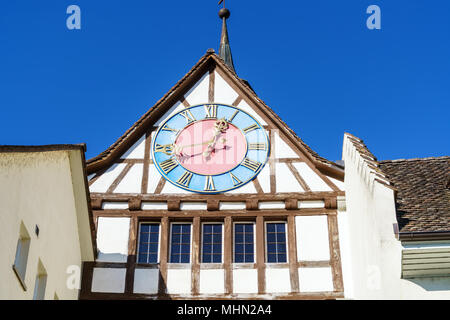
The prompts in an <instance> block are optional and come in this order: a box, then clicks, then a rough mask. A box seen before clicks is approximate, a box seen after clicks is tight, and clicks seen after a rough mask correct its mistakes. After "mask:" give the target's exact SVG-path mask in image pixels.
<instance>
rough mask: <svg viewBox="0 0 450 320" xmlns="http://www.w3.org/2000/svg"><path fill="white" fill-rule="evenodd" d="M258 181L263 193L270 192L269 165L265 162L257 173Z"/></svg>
mask: <svg viewBox="0 0 450 320" xmlns="http://www.w3.org/2000/svg"><path fill="white" fill-rule="evenodd" d="M258 182H259V185H260V186H261V189H262V190H263V192H265V193H269V192H270V166H269V164H266V165H265V166H264V168H263V169H262V170H261V172H260V173H259V174H258Z"/></svg>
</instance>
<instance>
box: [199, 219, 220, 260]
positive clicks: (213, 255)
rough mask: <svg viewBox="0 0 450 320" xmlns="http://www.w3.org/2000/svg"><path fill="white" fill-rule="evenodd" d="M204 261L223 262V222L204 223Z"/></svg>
mask: <svg viewBox="0 0 450 320" xmlns="http://www.w3.org/2000/svg"><path fill="white" fill-rule="evenodd" d="M202 236H203V239H202V263H222V224H218V223H215V224H212V223H209V224H207V223H205V224H203V232H202Z"/></svg>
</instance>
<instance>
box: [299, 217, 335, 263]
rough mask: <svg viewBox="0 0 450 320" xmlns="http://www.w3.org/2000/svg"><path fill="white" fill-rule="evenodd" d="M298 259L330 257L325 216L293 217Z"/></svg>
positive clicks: (311, 259)
mask: <svg viewBox="0 0 450 320" xmlns="http://www.w3.org/2000/svg"><path fill="white" fill-rule="evenodd" d="M295 229H296V235H297V257H298V260H299V261H323V260H329V259H330V246H329V238H328V222H327V216H326V215H323V216H297V217H295Z"/></svg>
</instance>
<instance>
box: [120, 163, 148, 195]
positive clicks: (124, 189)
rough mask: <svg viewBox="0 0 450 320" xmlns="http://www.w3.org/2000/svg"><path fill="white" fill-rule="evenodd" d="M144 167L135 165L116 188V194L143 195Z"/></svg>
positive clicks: (138, 164) (139, 164) (140, 164)
mask: <svg viewBox="0 0 450 320" xmlns="http://www.w3.org/2000/svg"><path fill="white" fill-rule="evenodd" d="M143 167H144V165H143V164H142V163H136V164H134V165H133V166H132V167H131V169H130V171H128V173H127V174H126V175H125V177H123V179H122V181H121V182H120V183H119V185H118V186H117V187H116V189H115V190H114V193H141V185H142V171H143Z"/></svg>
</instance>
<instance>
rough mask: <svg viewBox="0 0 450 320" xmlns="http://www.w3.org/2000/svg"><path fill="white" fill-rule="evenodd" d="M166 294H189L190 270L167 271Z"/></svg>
mask: <svg viewBox="0 0 450 320" xmlns="http://www.w3.org/2000/svg"><path fill="white" fill-rule="evenodd" d="M167 293H169V294H191V269H168V270H167Z"/></svg>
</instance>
